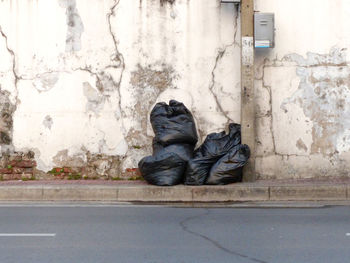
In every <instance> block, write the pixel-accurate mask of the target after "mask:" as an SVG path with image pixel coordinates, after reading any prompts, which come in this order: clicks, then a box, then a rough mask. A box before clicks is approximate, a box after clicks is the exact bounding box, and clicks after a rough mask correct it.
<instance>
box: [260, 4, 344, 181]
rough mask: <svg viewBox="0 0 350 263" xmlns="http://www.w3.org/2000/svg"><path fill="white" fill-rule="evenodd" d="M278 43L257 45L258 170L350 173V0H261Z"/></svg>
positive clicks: (285, 174)
mask: <svg viewBox="0 0 350 263" xmlns="http://www.w3.org/2000/svg"><path fill="white" fill-rule="evenodd" d="M255 10H256V11H260V12H274V13H275V22H276V48H274V49H271V50H265V51H257V52H256V73H255V86H256V94H257V96H256V99H257V115H256V122H257V134H258V136H257V158H256V169H257V173H258V178H261V179H269V178H273V179H274V178H279V179H284V178H310V177H318V178H324V177H334V176H338V177H348V176H349V171H350V169H349V168H350V162H349V161H350V140H349V135H350V123H349V116H350V115H349V113H350V112H349V110H350V108H349V106H348V105H349V102H350V81H349V80H350V65H349V59H348V53H349V47H350V33H349V32H348V30H347V29H348V28H349V26H350V19H349V15H350V2H349V1H346V0H337V1H333V0H323V1H322V4H321V3H320V1H317V0H308V1H303V0H284V1H279V0H257V1H256V2H255Z"/></svg>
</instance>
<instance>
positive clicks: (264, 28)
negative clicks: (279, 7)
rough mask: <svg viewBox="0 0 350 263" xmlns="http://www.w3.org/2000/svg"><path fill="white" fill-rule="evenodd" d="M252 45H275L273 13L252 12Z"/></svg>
mask: <svg viewBox="0 0 350 263" xmlns="http://www.w3.org/2000/svg"><path fill="white" fill-rule="evenodd" d="M254 46H255V48H274V47H275V14H273V13H255V14H254Z"/></svg>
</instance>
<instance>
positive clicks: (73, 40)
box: [59, 0, 84, 52]
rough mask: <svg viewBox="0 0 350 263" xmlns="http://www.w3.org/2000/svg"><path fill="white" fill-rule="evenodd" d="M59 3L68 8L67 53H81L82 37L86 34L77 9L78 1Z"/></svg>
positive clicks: (66, 0)
mask: <svg viewBox="0 0 350 263" xmlns="http://www.w3.org/2000/svg"><path fill="white" fill-rule="evenodd" d="M59 1H60V2H59V3H60V5H61V7H63V8H66V16H67V20H66V21H67V37H66V52H74V51H79V50H80V49H81V35H82V33H83V32H84V25H83V21H82V20H81V17H80V15H79V12H78V9H77V4H76V0H59Z"/></svg>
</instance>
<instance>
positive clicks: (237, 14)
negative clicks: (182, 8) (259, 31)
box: [209, 10, 239, 125]
mask: <svg viewBox="0 0 350 263" xmlns="http://www.w3.org/2000/svg"><path fill="white" fill-rule="evenodd" d="M238 19H239V12H238V10H237V11H236V14H235V18H234V24H233V27H234V28H235V32H234V37H233V42H232V43H230V44H228V45H226V46H224V48H222V49H221V50H219V51H218V54H217V55H216V58H215V64H214V67H213V69H212V71H211V82H210V85H209V91H210V93H211V94H212V95H213V98H214V100H215V103H216V107H217V110H218V111H219V112H221V114H222V115H223V116H224V117H225V118H226V119H227V122H226V125H228V124H229V123H230V122H234V121H233V120H232V119H231V118H230V116H229V115H228V112H226V111H225V110H224V109H223V107H222V105H221V103H220V101H219V98H218V96H217V95H216V94H215V92H214V87H215V84H216V81H215V78H216V76H215V71H216V69H217V67H218V64H219V62H220V60H221V59H222V58H223V56H224V55H225V53H226V51H227V49H228V48H230V47H235V46H239V43H237V42H236V36H237V32H238ZM221 93H223V90H222V89H221Z"/></svg>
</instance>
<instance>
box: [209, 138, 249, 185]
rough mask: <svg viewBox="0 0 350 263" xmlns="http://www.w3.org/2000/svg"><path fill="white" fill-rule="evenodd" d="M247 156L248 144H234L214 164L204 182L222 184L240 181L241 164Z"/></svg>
mask: <svg viewBox="0 0 350 263" xmlns="http://www.w3.org/2000/svg"><path fill="white" fill-rule="evenodd" d="M249 157H250V150H249V147H248V145H245V144H243V145H242V144H240V145H237V146H235V147H234V148H232V149H231V151H229V152H228V153H227V154H226V155H225V156H223V157H222V158H221V159H220V160H219V161H217V162H216V163H215V164H214V166H213V167H212V168H211V170H210V174H209V177H208V179H207V181H206V184H214V185H222V184H231V183H236V182H241V181H242V170H243V166H244V165H245V164H246V163H247V161H248V159H249Z"/></svg>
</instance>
